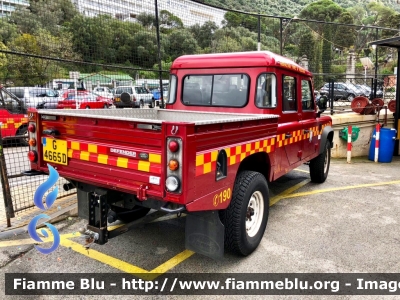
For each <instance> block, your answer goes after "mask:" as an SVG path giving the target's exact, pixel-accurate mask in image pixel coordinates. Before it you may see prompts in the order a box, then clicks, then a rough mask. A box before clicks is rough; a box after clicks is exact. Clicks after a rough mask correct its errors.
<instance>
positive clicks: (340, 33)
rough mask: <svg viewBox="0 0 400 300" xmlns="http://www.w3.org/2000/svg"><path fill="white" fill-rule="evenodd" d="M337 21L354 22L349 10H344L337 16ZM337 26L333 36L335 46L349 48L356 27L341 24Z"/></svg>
mask: <svg viewBox="0 0 400 300" xmlns="http://www.w3.org/2000/svg"><path fill="white" fill-rule="evenodd" d="M338 23H342V24H354V18H353V16H352V15H351V14H350V13H349V12H347V11H345V12H343V13H342V14H341V15H340V17H339V18H338ZM338 26H339V25H338ZM339 28H340V29H339V30H335V34H334V36H333V40H334V41H335V47H336V48H339V49H341V50H343V49H344V48H349V47H350V46H352V45H354V42H355V38H356V28H355V27H352V26H343V25H341V26H340V27H339Z"/></svg>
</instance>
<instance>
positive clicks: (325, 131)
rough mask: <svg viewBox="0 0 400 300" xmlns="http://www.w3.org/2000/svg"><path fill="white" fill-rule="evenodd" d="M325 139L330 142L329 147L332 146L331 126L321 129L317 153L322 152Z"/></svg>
mask: <svg viewBox="0 0 400 300" xmlns="http://www.w3.org/2000/svg"><path fill="white" fill-rule="evenodd" d="M327 140H328V141H330V142H331V148H333V129H332V127H331V126H325V128H324V129H323V130H322V134H321V143H320V146H319V154H321V153H322V152H324V147H325V143H326V141H327Z"/></svg>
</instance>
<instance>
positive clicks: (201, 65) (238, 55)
mask: <svg viewBox="0 0 400 300" xmlns="http://www.w3.org/2000/svg"><path fill="white" fill-rule="evenodd" d="M260 66H266V67H278V68H284V69H287V70H292V71H297V72H301V73H303V74H305V75H308V76H311V72H309V71H308V70H306V69H304V68H303V67H301V66H300V65H298V64H296V63H295V62H294V61H292V60H291V59H289V58H287V57H283V56H281V55H278V54H276V53H273V52H270V51H250V52H231V53H212V54H200V55H183V56H180V57H178V58H177V59H175V61H174V62H173V63H172V65H171V69H206V68H215V67H218V68H240V67H242V68H243V67H260Z"/></svg>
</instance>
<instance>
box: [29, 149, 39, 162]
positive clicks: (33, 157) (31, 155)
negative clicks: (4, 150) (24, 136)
mask: <svg viewBox="0 0 400 300" xmlns="http://www.w3.org/2000/svg"><path fill="white" fill-rule="evenodd" d="M28 159H29V161H31V162H37V159H38V155H37V152H36V151H32V150H31V151H29V152H28Z"/></svg>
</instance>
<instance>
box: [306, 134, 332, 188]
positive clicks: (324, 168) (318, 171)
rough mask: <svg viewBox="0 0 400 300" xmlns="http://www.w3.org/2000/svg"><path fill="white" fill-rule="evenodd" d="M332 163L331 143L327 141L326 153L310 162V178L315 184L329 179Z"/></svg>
mask: <svg viewBox="0 0 400 300" xmlns="http://www.w3.org/2000/svg"><path fill="white" fill-rule="evenodd" d="M330 163H331V142H330V141H329V140H327V141H326V143H325V145H324V151H323V152H322V153H321V154H319V155H318V156H317V157H315V158H313V159H312V160H310V177H311V181H312V182H315V183H323V182H324V181H325V180H326V178H327V177H328V173H329V166H330Z"/></svg>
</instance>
